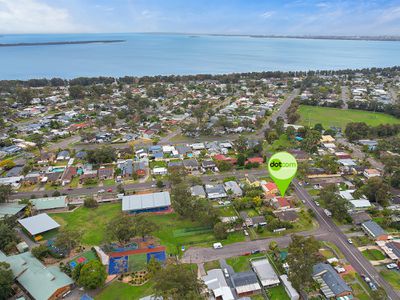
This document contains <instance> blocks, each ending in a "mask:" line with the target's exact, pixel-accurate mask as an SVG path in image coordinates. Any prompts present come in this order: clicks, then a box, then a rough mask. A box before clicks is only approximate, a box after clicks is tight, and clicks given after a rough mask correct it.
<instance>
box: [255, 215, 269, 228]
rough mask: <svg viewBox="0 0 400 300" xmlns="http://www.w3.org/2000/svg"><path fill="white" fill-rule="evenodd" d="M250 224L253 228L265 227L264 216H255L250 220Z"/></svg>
mask: <svg viewBox="0 0 400 300" xmlns="http://www.w3.org/2000/svg"><path fill="white" fill-rule="evenodd" d="M251 222H252V224H253V226H254V227H256V226H266V225H267V221H266V219H265V217H264V216H255V217H252V218H251Z"/></svg>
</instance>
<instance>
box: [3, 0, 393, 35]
mask: <svg viewBox="0 0 400 300" xmlns="http://www.w3.org/2000/svg"><path fill="white" fill-rule="evenodd" d="M91 32H104V33H109V32H119V33H121V32H182V33H215V34H265V35H369V36H371V35H400V1H399V0H375V1H374V0H368V1H364V0H325V1H324V0H320V1H315V0H292V1H289V0H97V1H95V0H0V33H1V34H13V33H91Z"/></svg>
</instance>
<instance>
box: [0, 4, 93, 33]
mask: <svg viewBox="0 0 400 300" xmlns="http://www.w3.org/2000/svg"><path fill="white" fill-rule="evenodd" d="M82 31H87V29H86V28H83V27H82V26H79V25H77V24H76V22H74V21H73V20H72V18H71V16H70V14H69V12H68V10H66V9H62V8H57V7H53V6H50V5H48V4H46V3H43V2H42V1H40V0H0V33H58V32H82Z"/></svg>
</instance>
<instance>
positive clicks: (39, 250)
mask: <svg viewBox="0 0 400 300" xmlns="http://www.w3.org/2000/svg"><path fill="white" fill-rule="evenodd" d="M49 253H50V251H49V248H47V247H46V245H44V244H41V245H39V246H37V247H35V248H33V249H32V255H33V256H34V257H36V258H37V259H43V258H45V257H46V256H47V255H49Z"/></svg>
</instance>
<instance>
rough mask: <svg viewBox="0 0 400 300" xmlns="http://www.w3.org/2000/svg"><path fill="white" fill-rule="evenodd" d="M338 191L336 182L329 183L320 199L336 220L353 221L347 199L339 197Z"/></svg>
mask: <svg viewBox="0 0 400 300" xmlns="http://www.w3.org/2000/svg"><path fill="white" fill-rule="evenodd" d="M336 192H337V187H336V186H335V185H334V184H331V185H327V186H326V187H324V188H323V189H322V190H321V193H320V199H321V201H322V202H323V203H324V204H325V207H326V208H327V209H328V210H329V211H330V212H331V213H332V217H334V218H335V219H336V220H339V221H344V220H345V221H347V222H351V217H350V215H349V213H348V209H347V201H346V200H345V199H343V198H341V197H339V196H338V195H337V194H336Z"/></svg>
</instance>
